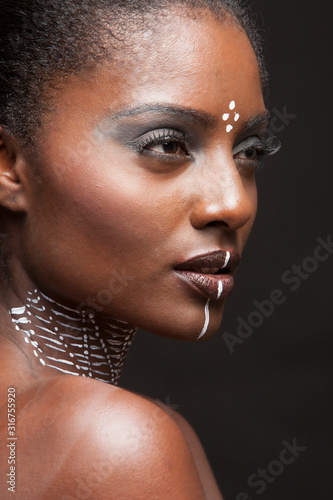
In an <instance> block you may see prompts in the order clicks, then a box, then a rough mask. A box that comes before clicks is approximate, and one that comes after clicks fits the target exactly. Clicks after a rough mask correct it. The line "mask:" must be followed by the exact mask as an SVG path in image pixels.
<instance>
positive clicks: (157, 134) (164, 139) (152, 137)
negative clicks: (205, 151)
mask: <svg viewBox="0 0 333 500" xmlns="http://www.w3.org/2000/svg"><path fill="white" fill-rule="evenodd" d="M170 142H178V143H179V144H181V145H182V147H183V149H184V150H185V153H186V154H185V155H184V154H174V155H170V154H167V153H159V152H157V151H153V150H150V149H147V146H150V147H152V146H157V145H162V144H164V143H170ZM191 144H192V141H191V137H190V136H188V135H186V134H184V133H182V132H179V131H178V130H172V129H160V130H154V131H153V132H151V133H150V134H147V135H145V136H143V137H142V138H141V140H140V141H138V142H137V143H136V147H137V149H138V151H139V153H140V154H146V155H151V156H157V157H159V158H161V159H166V160H168V161H170V160H171V161H179V160H180V159H183V160H184V158H186V159H189V158H191V154H190V153H189V149H190V148H191ZM184 146H185V147H184Z"/></svg>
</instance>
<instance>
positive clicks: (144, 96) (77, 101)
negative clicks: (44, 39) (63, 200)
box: [57, 8, 265, 120]
mask: <svg viewBox="0 0 333 500" xmlns="http://www.w3.org/2000/svg"><path fill="white" fill-rule="evenodd" d="M106 43H108V42H106ZM231 100H234V101H236V102H237V106H238V110H242V112H243V114H244V111H245V113H246V115H248V116H250V115H255V114H257V113H259V112H262V111H264V110H265V107H264V103H263V98H262V92H261V82H260V75H259V69H258V64H257V59H256V56H255V53H254V51H253V49H252V46H251V44H250V42H249V40H248V38H247V36H246V34H245V33H244V32H243V31H242V30H241V29H240V28H239V27H238V26H237V25H236V24H235V22H234V21H231V20H230V19H226V20H225V21H221V20H218V19H216V18H215V17H214V16H213V15H212V14H210V13H209V12H205V13H204V14H203V15H202V16H196V18H193V17H191V16H188V15H185V14H184V13H183V12H182V11H181V10H180V11H179V10H177V9H176V8H172V9H170V10H168V11H167V12H166V13H164V14H163V16H161V15H159V16H158V17H157V18H154V19H148V20H147V22H146V23H145V25H144V27H143V26H141V28H140V29H138V30H137V31H136V30H134V29H133V30H131V33H129V34H128V36H127V37H124V36H123V37H121V40H120V41H119V42H117V46H116V48H115V50H114V51H112V60H110V61H105V62H104V63H103V64H99V65H98V67H96V68H95V69H94V70H93V71H92V72H90V73H87V74H85V75H83V76H78V77H73V78H72V79H71V80H70V82H69V84H68V85H66V87H65V88H64V89H63V92H62V94H61V95H60V98H59V100H58V103H57V105H58V111H59V113H58V117H59V118H60V116H61V114H62V113H61V111H62V110H63V111H66V110H67V112H68V109H69V108H71V112H75V111H76V112H77V114H80V113H82V114H84V115H85V117H87V115H89V111H91V112H92V113H91V117H92V118H93V115H94V119H95V118H96V120H99V119H102V118H103V116H105V117H106V116H107V115H108V114H109V113H110V112H112V111H115V112H116V111H119V110H121V109H122V108H124V107H127V106H128V105H135V106H140V105H146V104H149V103H158V102H161V103H173V104H174V105H175V106H177V105H179V106H188V107H191V108H194V109H195V108H197V109H202V110H204V111H206V112H207V113H210V114H216V112H217V108H219V109H218V112H219V113H220V112H221V111H222V110H223V107H227V106H228V105H229V103H230V101H231ZM82 104H83V106H82ZM73 116H74V114H73Z"/></svg>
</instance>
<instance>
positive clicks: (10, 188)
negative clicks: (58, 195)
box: [0, 126, 26, 212]
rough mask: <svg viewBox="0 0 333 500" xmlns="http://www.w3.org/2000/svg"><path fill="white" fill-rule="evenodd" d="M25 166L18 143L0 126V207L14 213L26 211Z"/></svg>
mask: <svg viewBox="0 0 333 500" xmlns="http://www.w3.org/2000/svg"><path fill="white" fill-rule="evenodd" d="M24 164H25V162H24V158H23V155H22V154H21V148H20V146H19V144H18V142H17V141H16V139H15V138H14V137H13V136H11V135H10V134H8V133H7V132H5V130H4V129H3V128H2V127H1V126H0V206H2V207H5V208H7V209H9V210H11V211H12V212H22V211H25V209H26V197H25V190H24V182H22V180H23V178H24V170H25V169H24V168H23V167H24Z"/></svg>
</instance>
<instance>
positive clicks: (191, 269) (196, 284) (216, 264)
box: [174, 250, 241, 300]
mask: <svg viewBox="0 0 333 500" xmlns="http://www.w3.org/2000/svg"><path fill="white" fill-rule="evenodd" d="M240 260H241V256H240V254H239V253H238V252H237V251H236V250H218V251H216V252H212V253H209V254H205V255H201V256H198V257H194V258H191V259H189V260H186V261H184V262H181V263H180V264H177V265H176V266H175V268H174V269H175V271H176V273H177V275H178V276H179V277H180V278H181V280H182V281H183V282H185V283H186V284H187V285H188V286H190V287H191V288H192V289H194V290H195V291H197V292H198V293H199V294H200V295H203V296H204V297H206V298H209V299H212V300H219V299H221V298H225V297H227V296H228V295H229V294H230V293H231V292H232V290H233V287H234V277H233V275H234V273H235V271H236V269H237V266H238V264H239V262H240Z"/></svg>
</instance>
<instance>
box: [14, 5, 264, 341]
mask: <svg viewBox="0 0 333 500" xmlns="http://www.w3.org/2000/svg"><path fill="white" fill-rule="evenodd" d="M172 12H173V14H172ZM131 40H132V41H134V42H135V44H136V49H135V50H133V51H132V52H131V55H130V56H128V55H124V57H123V58H122V54H121V53H118V56H117V59H116V60H115V61H114V62H113V63H105V64H104V65H100V66H99V67H98V68H96V69H95V70H94V71H93V72H90V73H89V74H86V75H85V76H84V77H75V78H74V77H72V78H71V80H70V81H69V83H68V84H66V86H65V88H64V89H63V90H62V91H61V92H60V94H59V96H58V97H57V98H56V101H55V109H54V112H53V113H52V116H51V120H50V122H49V124H48V125H45V126H44V128H43V129H42V133H41V136H40V138H39V139H38V142H37V145H36V151H37V154H36V156H35V157H34V158H32V159H31V160H30V163H31V164H34V165H35V166H36V165H37V166H38V167H39V170H40V173H39V175H38V176H36V175H35V174H33V169H32V168H31V165H30V167H29V165H28V167H29V168H27V173H26V193H27V203H26V207H27V208H26V211H27V216H26V220H25V230H24V234H23V237H22V242H21V246H22V255H24V257H23V259H24V267H25V269H26V270H27V271H28V274H29V276H30V277H31V279H32V280H33V281H34V283H36V284H37V285H38V286H39V287H40V288H41V289H43V290H44V291H46V292H48V293H49V294H53V295H54V296H55V297H57V298H58V299H59V300H62V301H63V302H64V303H69V302H70V303H73V302H75V303H76V305H77V304H81V303H83V302H84V303H87V304H88V306H89V307H91V308H92V309H94V310H95V311H97V312H100V313H103V314H110V315H111V316H114V317H117V318H119V319H121V320H124V321H127V322H128V323H130V324H132V325H135V326H139V327H141V328H144V329H146V330H148V331H151V332H154V333H157V334H160V335H164V336H169V337H174V338H179V339H187V340H195V339H197V338H198V336H199V334H200V332H201V331H202V329H203V325H204V322H205V312H204V311H205V306H206V305H207V300H208V298H210V299H211V300H210V304H209V308H210V320H209V324H208V325H207V334H206V336H207V337H209V336H210V335H212V334H213V333H214V332H215V331H216V330H217V328H218V327H219V324H220V321H221V318H222V311H223V305H224V301H225V298H226V296H227V294H228V292H230V290H231V288H232V281H233V280H232V278H231V274H234V271H235V268H236V265H237V263H238V260H239V258H238V253H239V254H241V252H242V250H243V248H244V245H245V242H246V240H247V238H248V236H249V233H250V230H251V227H252V225H253V221H254V218H255V214H256V208H257V193H256V185H255V179H254V171H255V168H256V166H257V161H256V152H257V149H256V148H257V144H258V141H259V139H258V136H260V135H261V134H262V133H263V129H265V119H266V115H265V112H266V110H265V106H264V103H263V98H262V93H261V87H260V79H259V74H258V67H257V62H256V58H255V55H254V53H253V50H252V48H251V45H250V43H249V41H248V39H247V38H246V36H245V35H244V34H243V33H242V32H241V31H240V30H239V29H237V28H236V27H235V26H234V25H233V24H232V23H226V24H222V23H221V22H220V21H217V20H215V19H213V18H212V17H211V16H210V15H206V16H203V17H201V20H193V19H189V18H187V17H186V16H184V15H180V13H179V12H178V14H177V11H176V10H175V9H173V11H169V14H168V15H166V16H165V22H160V24H159V26H158V28H157V29H156V30H155V31H153V30H148V29H147V31H146V32H145V33H141V34H140V35H133V37H132V39H131ZM124 54H125V52H124ZM258 117H259V118H258ZM249 138H252V139H250V140H249ZM253 138H254V139H253ZM251 141H252V142H251ZM243 143H244V148H243V147H240V148H237V150H236V151H237V152H236V154H235V155H234V156H233V148H235V146H237V145H239V144H243ZM253 143H254V144H255V147H253V146H252V144H253ZM238 150H239V151H238ZM218 251H222V253H220V254H216V255H217V257H219V259H217V260H216V259H215V260H214V258H212V259H211V261H209V262H208V263H207V261H205V260H203V261H199V263H197V267H198V266H199V267H201V268H202V267H203V268H206V269H201V270H200V271H199V270H198V269H196V271H197V272H196V276H194V277H193V273H194V271H195V270H194V269H193V265H192V268H191V265H190V264H189V265H188V268H191V269H189V271H191V270H192V274H191V272H190V273H186V272H185V271H184V270H183V271H182V272H181V271H177V270H176V269H175V267H176V266H178V265H179V264H180V263H182V262H184V261H186V260H188V259H192V258H193V257H196V256H202V255H205V254H211V253H215V252H218ZM224 251H229V252H230V254H231V261H230V262H231V264H229V267H228V268H227V272H226V274H224V275H220V278H216V276H215V277H212V274H213V272H216V269H215V270H214V269H213V268H214V267H222V265H223V261H224V256H225V255H226V254H225V252H224ZM218 260H219V262H217V261H218ZM183 267H186V265H185V266H183ZM198 271H199V272H198ZM205 274H206V275H208V277H207V276H205ZM196 278H197V282H198V283H199V284H197V285H196V284H195V283H194V282H195V280H196ZM200 280H201V285H200ZM207 280H208V281H207ZM219 280H220V281H221V282H222V284H223V287H224V290H223V292H222V295H221V298H220V299H219V300H217V298H216V297H217V293H216V297H215V291H214V287H217V286H218V281H219ZM207 283H208V284H207ZM216 290H217V289H216Z"/></svg>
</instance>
